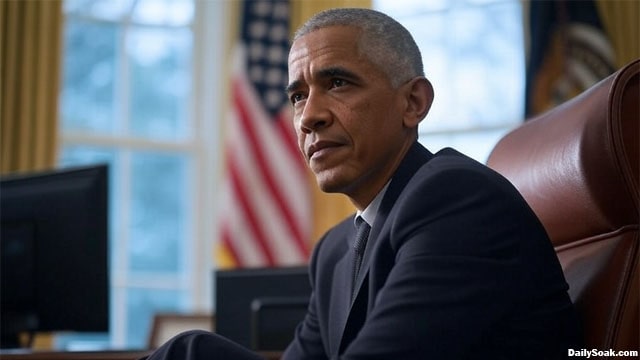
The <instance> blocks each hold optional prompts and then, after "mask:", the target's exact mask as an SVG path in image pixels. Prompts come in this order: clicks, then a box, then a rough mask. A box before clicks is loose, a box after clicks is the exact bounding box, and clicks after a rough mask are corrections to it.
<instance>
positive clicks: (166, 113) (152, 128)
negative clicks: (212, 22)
mask: <svg viewBox="0 0 640 360" xmlns="http://www.w3.org/2000/svg"><path fill="white" fill-rule="evenodd" d="M191 46H192V44H191V33H190V31H189V30H188V29H181V30H179V29H172V30H166V29H149V28H136V29H135V30H132V32H131V37H130V39H129V43H128V46H127V52H128V55H129V57H130V60H131V113H130V116H131V119H130V121H131V125H130V131H131V133H132V134H134V135H137V136H141V137H146V138H153V139H176V140H179V139H183V138H185V137H187V136H189V135H190V134H189V132H190V126H189V125H190V124H189V114H188V109H189V104H190V103H189V98H188V96H189V93H190V86H191V82H190V71H191V69H190V63H191V55H190V54H191Z"/></svg>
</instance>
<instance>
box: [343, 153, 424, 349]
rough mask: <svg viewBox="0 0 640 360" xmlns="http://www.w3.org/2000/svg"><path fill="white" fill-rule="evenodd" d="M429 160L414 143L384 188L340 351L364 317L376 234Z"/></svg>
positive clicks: (376, 239) (353, 334)
mask: <svg viewBox="0 0 640 360" xmlns="http://www.w3.org/2000/svg"><path fill="white" fill-rule="evenodd" d="M432 157H433V154H431V152H429V150H427V149H425V148H424V147H423V146H422V145H420V144H419V143H418V142H415V143H414V144H413V146H411V148H410V149H409V151H408V152H407V155H405V157H404V159H403V160H402V162H401V163H400V166H399V167H398V169H397V170H396V172H395V173H394V175H393V178H392V180H391V183H390V184H389V187H388V188H387V192H386V193H385V195H384V198H383V199H382V202H381V203H380V208H379V209H378V213H377V215H376V221H375V223H374V224H373V226H372V228H371V232H370V233H369V239H368V241H367V246H366V248H365V252H364V257H363V258H362V265H361V268H360V273H359V275H358V278H357V279H356V286H357V287H356V289H357V290H356V293H355V296H354V297H353V301H352V303H351V304H350V306H347V307H346V308H348V309H349V313H348V314H345V315H343V316H345V317H344V319H345V322H344V327H343V328H342V329H341V331H340V332H339V333H340V335H341V336H340V339H341V340H340V346H339V348H340V349H342V348H343V347H344V346H346V344H349V343H350V342H351V340H352V338H353V337H355V335H356V334H357V331H358V330H359V326H356V325H357V324H358V323H360V322H362V321H364V317H365V316H366V306H364V305H363V304H360V303H359V302H361V301H364V298H363V297H364V296H366V295H367V294H366V292H365V291H364V290H365V288H366V284H364V283H365V280H366V279H367V277H368V275H369V268H370V260H371V254H372V253H373V252H374V249H375V248H376V245H377V243H378V237H379V235H380V231H381V230H382V228H383V226H384V224H385V223H386V222H387V218H388V216H389V213H390V211H391V209H392V208H393V205H394V204H395V203H396V200H397V199H398V197H399V196H400V193H402V190H403V189H404V188H405V186H406V185H407V183H408V182H409V180H410V179H411V177H413V174H415V173H416V171H418V169H419V168H420V167H421V166H422V165H423V164H424V163H426V162H427V161H429V160H430V159H431V158H432ZM345 258H347V259H351V257H349V256H346V257H344V258H343V259H342V260H343V261H342V263H343V264H344V263H349V264H350V262H348V261H347V262H345V261H344V260H345ZM346 282H350V281H346ZM349 285H350V284H349ZM349 288H351V287H349ZM332 305H333V303H332ZM345 305H346V304H345ZM369 305H371V304H369ZM334 310H335V311H340V312H342V311H343V309H340V310H338V309H337V308H334V307H332V311H334ZM355 310H357V311H355ZM352 321H354V322H355V323H354V328H351V329H348V327H349V325H350V323H351V322H352ZM332 353H333V352H332Z"/></svg>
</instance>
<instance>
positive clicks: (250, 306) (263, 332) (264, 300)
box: [215, 266, 311, 351]
mask: <svg viewBox="0 0 640 360" xmlns="http://www.w3.org/2000/svg"><path fill="white" fill-rule="evenodd" d="M215 281H216V307H215V308H216V333H218V334H220V335H222V336H224V337H226V338H228V339H231V340H233V341H235V342H237V343H239V344H241V345H243V346H245V347H248V348H251V349H253V350H256V351H282V350H284V348H285V347H286V346H287V345H288V344H289V342H290V341H291V340H292V339H293V334H294V331H295V327H296V326H297V324H298V323H299V322H300V321H302V319H303V317H304V315H305V313H306V310H307V306H308V303H309V296H310V294H311V285H310V284H309V275H308V270H307V267H306V266H305V267H285V268H257V269H255V268H254V269H238V270H219V271H216V272H215Z"/></svg>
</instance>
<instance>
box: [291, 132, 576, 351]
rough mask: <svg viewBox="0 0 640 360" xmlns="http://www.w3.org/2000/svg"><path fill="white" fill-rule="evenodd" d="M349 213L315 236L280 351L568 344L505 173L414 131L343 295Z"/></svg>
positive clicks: (524, 210)
mask: <svg viewBox="0 0 640 360" xmlns="http://www.w3.org/2000/svg"><path fill="white" fill-rule="evenodd" d="M354 233H355V228H354V225H353V217H350V218H348V219H346V220H345V221H344V222H342V223H341V224H339V225H337V226H336V227H334V228H333V229H331V230H330V231H329V232H327V234H325V236H324V237H323V238H322V239H321V240H320V242H319V243H318V245H317V246H316V249H315V250H314V254H313V257H312V260H311V264H310V279H311V284H312V287H313V293H312V295H311V299H310V306H309V312H308V314H307V316H306V318H305V320H304V321H303V323H302V324H301V325H300V326H299V327H298V329H297V330H296V336H295V339H294V340H293V342H292V343H291V345H289V347H288V349H287V351H286V352H285V355H284V359H292V360H293V359H296V360H297V359H327V358H331V359H338V358H339V359H502V358H504V359H529V358H531V359H547V358H549V359H552V358H553V359H555V358H562V357H566V355H567V349H568V348H577V346H578V344H579V340H578V338H579V336H578V335H577V330H576V322H575V317H574V313H573V306H572V304H571V302H570V299H569V297H568V295H567V288H568V286H567V284H566V282H565V280H564V276H563V273H562V269H561V267H560V265H559V263H558V260H557V258H556V256H555V252H554V250H553V248H552V246H551V243H550V241H549V240H548V238H547V235H546V232H545V230H544V228H543V227H542V225H541V224H540V222H539V220H538V219H537V218H536V216H535V215H534V213H533V212H532V210H531V209H530V208H529V206H528V205H527V204H526V202H525V201H524V199H523V198H522V197H521V196H520V194H519V193H518V192H517V190H516V189H515V188H514V187H513V186H512V185H511V184H510V183H509V182H508V181H507V180H506V179H504V178H503V177H502V176H500V175H499V174H497V173H496V172H494V171H492V170H490V169H489V168H487V167H486V166H484V165H482V164H480V163H478V162H475V161H474V160H472V159H469V158H467V157H465V156H464V155H462V154H460V153H458V152H456V151H455V150H452V149H444V150H442V151H440V152H438V153H437V154H435V155H434V154H431V153H430V152H429V151H428V150H426V149H425V148H423V147H422V146H421V145H419V144H418V143H416V144H415V145H414V146H413V147H412V148H411V150H410V151H409V152H408V154H407V155H406V157H405V159H404V160H403V162H402V163H401V165H400V167H399V168H398V170H397V171H396V173H395V174H394V176H393V179H392V181H391V183H390V184H389V187H388V189H387V192H386V194H385V196H384V198H383V200H382V203H381V205H380V209H379V211H378V215H377V218H376V222H375V224H373V225H372V229H371V233H370V236H369V241H368V244H367V247H366V250H365V256H364V259H363V264H362V270H361V271H360V275H359V277H358V279H357V281H356V286H357V293H356V296H355V298H354V300H353V301H351V300H350V298H351V293H350V289H351V286H352V280H351V271H352V261H353V254H352V250H351V248H350V246H351V244H352V240H351V239H352V238H353V236H354Z"/></svg>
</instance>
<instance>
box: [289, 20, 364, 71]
mask: <svg viewBox="0 0 640 360" xmlns="http://www.w3.org/2000/svg"><path fill="white" fill-rule="evenodd" d="M359 38H360V35H359V31H358V29H357V28H356V27H353V26H344V25H339V26H338V25H336V26H329V27H325V28H320V29H316V30H313V31H311V32H309V33H307V34H304V35H302V36H300V37H299V38H297V39H296V40H295V41H294V42H293V44H292V45H291V49H290V50H289V57H288V63H289V65H291V64H292V63H293V62H295V61H297V60H299V59H300V58H305V57H309V56H312V57H317V56H322V55H325V54H327V53H330V52H338V53H354V52H356V51H357V49H358V41H359Z"/></svg>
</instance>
